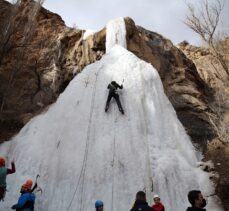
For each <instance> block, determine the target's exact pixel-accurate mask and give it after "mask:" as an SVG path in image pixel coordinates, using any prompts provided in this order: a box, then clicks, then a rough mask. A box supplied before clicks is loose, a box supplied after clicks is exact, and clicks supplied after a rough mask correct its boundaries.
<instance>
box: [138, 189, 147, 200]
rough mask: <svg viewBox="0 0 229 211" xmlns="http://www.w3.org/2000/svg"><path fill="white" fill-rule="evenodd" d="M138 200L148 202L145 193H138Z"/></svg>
mask: <svg viewBox="0 0 229 211" xmlns="http://www.w3.org/2000/svg"><path fill="white" fill-rule="evenodd" d="M136 200H138V201H143V202H145V201H146V194H145V192H143V191H138V192H137V193H136Z"/></svg>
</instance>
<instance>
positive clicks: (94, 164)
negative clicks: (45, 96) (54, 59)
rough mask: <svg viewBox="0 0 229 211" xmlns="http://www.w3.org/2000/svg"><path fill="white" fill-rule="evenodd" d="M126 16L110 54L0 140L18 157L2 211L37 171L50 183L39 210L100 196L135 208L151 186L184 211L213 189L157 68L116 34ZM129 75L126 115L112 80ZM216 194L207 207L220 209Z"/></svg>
mask: <svg viewBox="0 0 229 211" xmlns="http://www.w3.org/2000/svg"><path fill="white" fill-rule="evenodd" d="M120 20H121V21H120ZM122 21H123V19H119V20H118V22H119V24H121V26H120V25H119V24H117V21H114V22H113V23H114V24H112V23H109V24H110V25H109V24H108V27H107V29H108V32H107V33H108V37H107V54H105V55H104V56H103V57H102V59H101V60H100V61H97V62H95V63H93V64H91V65H89V66H87V67H86V68H85V69H84V70H83V71H82V73H80V74H78V75H77V76H76V77H75V78H74V80H72V81H71V83H70V84H69V86H68V87H67V88H66V90H65V91H64V92H63V94H61V95H60V97H59V98H58V100H57V102H56V103H54V104H53V105H52V106H51V107H50V108H49V110H48V111H47V112H45V113H43V114H41V115H39V116H37V117H35V118H33V119H32V120H31V121H30V122H29V123H28V124H27V125H25V127H24V128H23V129H22V130H21V131H20V133H19V134H18V135H17V136H16V137H14V138H13V140H12V141H11V142H8V143H5V144H3V145H1V146H0V154H1V155H6V154H8V157H9V159H13V158H14V159H15V161H16V167H17V172H16V173H15V174H14V175H10V176H8V178H7V182H8V190H9V192H7V195H6V198H5V201H4V202H3V203H2V202H1V203H0V209H1V210H9V208H10V207H11V206H12V204H14V203H15V202H16V201H17V199H18V196H19V190H20V186H21V184H23V183H24V181H25V180H26V179H29V178H32V179H33V178H35V176H36V174H38V173H39V174H40V175H41V178H40V180H39V183H40V186H42V188H43V194H42V195H41V194H40V193H38V194H37V201H36V210H38V211H64V210H65V211H67V210H72V211H91V210H93V209H94V201H95V200H96V199H101V200H103V201H104V202H105V211H108V210H109V211H117V210H120V211H124V210H130V208H131V206H132V205H133V202H134V198H135V194H136V192H137V191H139V190H145V191H146V193H147V198H148V201H149V202H152V195H153V194H154V193H157V194H159V195H160V196H161V199H162V202H163V203H164V204H165V207H166V210H167V211H175V210H176V211H184V210H186V208H187V206H188V205H189V203H188V201H187V193H188V191H189V190H191V189H200V190H202V192H203V193H204V194H205V195H208V194H211V193H212V192H214V189H213V187H212V185H211V184H210V181H209V179H208V177H209V175H208V174H207V173H205V172H203V171H202V170H201V169H200V168H197V167H196V166H197V162H198V160H197V157H198V156H199V155H198V152H196V151H195V149H194V147H193V146H192V143H191V141H190V139H189V137H188V136H187V134H186V132H185V130H184V128H183V126H182V125H181V123H180V122H179V120H178V119H177V116H176V113H175V111H174V109H173V107H172V105H171V103H170V102H169V100H168V99H167V97H166V95H165V94H164V91H163V86H162V83H161V80H160V77H159V75H158V73H157V71H156V70H155V69H154V68H153V67H152V66H151V65H150V64H148V63H146V62H144V61H142V60H140V59H139V58H137V57H136V56H135V55H134V54H132V53H131V52H129V51H127V50H126V49H125V48H124V47H125V40H123V39H124V38H117V37H123V34H124V35H125V32H123V31H121V32H120V33H121V35H118V34H119V31H120V28H123V24H124V23H123V22H122ZM111 32H112V33H111ZM113 36H115V37H116V38H117V39H116V41H115V42H114V37H113ZM124 37H125V36H124ZM120 39H121V40H120ZM117 40H119V41H117ZM111 43H113V44H111ZM115 44H121V45H122V46H123V47H122V46H120V45H119V46H118V45H116V46H114V45H115ZM123 79H124V84H123V86H124V89H123V90H121V91H120V100H121V103H122V105H123V108H124V110H125V115H122V114H121V113H120V112H119V111H118V107H117V105H116V103H115V102H114V101H111V104H110V108H109V111H108V113H105V112H104V107H105V102H106V98H107V94H108V90H107V85H108V83H110V82H111V81H112V80H115V81H117V82H118V83H122V81H123ZM152 183H153V191H154V192H151V188H152ZM214 200H215V199H214V198H209V200H208V202H209V204H208V207H207V209H208V210H212V211H213V210H214V211H221V210H222V209H221V208H219V206H218V205H217V204H215V201H214Z"/></svg>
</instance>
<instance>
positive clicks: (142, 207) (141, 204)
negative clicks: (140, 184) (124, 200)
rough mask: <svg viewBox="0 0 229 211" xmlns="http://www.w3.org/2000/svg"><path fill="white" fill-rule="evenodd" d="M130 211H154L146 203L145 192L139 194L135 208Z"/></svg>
mask: <svg viewBox="0 0 229 211" xmlns="http://www.w3.org/2000/svg"><path fill="white" fill-rule="evenodd" d="M130 211H152V208H151V207H150V206H149V205H148V203H147V201H146V194H145V192H143V191H138V192H137V194H136V199H135V202H134V206H133V207H132V209H131V210H130Z"/></svg>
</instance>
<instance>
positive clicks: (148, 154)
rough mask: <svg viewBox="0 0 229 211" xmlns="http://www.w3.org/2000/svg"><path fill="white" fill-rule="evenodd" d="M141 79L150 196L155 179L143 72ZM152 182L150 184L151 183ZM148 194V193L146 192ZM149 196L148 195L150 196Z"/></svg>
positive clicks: (147, 185)
mask: <svg viewBox="0 0 229 211" xmlns="http://www.w3.org/2000/svg"><path fill="white" fill-rule="evenodd" d="M140 77H141V87H142V91H143V92H142V93H143V99H142V100H141V101H142V102H141V103H142V108H143V115H144V129H145V130H144V141H145V145H146V148H147V165H148V179H150V180H151V182H152V184H148V183H149V182H148V179H147V180H146V187H145V189H146V190H147V188H148V187H150V186H151V190H150V191H148V194H150V193H151V192H152V190H153V178H152V172H151V162H150V151H149V140H148V122H147V111H146V108H145V102H143V100H145V99H146V96H145V93H146V92H145V86H144V78H143V75H142V71H140ZM151 182H150V183H151ZM146 192H147V191H146ZM148 194H147V195H148ZM151 198H152V197H150V200H151Z"/></svg>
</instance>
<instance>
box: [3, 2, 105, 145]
mask: <svg viewBox="0 0 229 211" xmlns="http://www.w3.org/2000/svg"><path fill="white" fill-rule="evenodd" d="M34 13H35V14H36V15H34ZM0 32H1V34H0V40H1V48H0V84H1V86H0V109H1V113H0V129H1V131H3V133H1V135H0V142H1V141H6V140H8V139H9V138H10V137H11V136H12V135H14V134H15V133H16V132H18V131H19V129H20V128H21V127H22V126H23V125H24V124H25V123H26V122H27V121H28V120H29V119H30V118H31V117H33V116H34V115H36V114H37V113H39V112H41V111H42V110H43V109H44V108H45V107H47V106H48V105H49V104H51V103H53V102H54V101H55V100H56V98H57V97H58V96H59V94H60V93H61V92H62V91H63V90H64V89H65V87H66V86H67V84H68V83H69V81H70V80H71V79H72V78H73V76H74V75H75V74H77V73H79V72H80V71H81V70H82V69H83V68H84V67H85V66H86V65H88V64H90V63H92V62H94V61H96V60H98V59H100V58H101V56H102V55H103V53H104V51H105V30H101V31H100V32H97V33H95V34H94V36H93V37H89V38H88V39H86V40H84V39H83V34H84V33H85V31H84V30H79V29H74V28H68V27H66V26H65V24H64V21H63V20H62V19H61V17H60V16H59V15H57V14H54V13H51V12H50V11H48V10H46V9H44V8H42V7H40V5H38V4H36V3H35V2H33V1H22V3H21V4H19V5H16V6H12V5H11V4H10V3H8V2H6V1H3V0H0Z"/></svg>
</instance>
